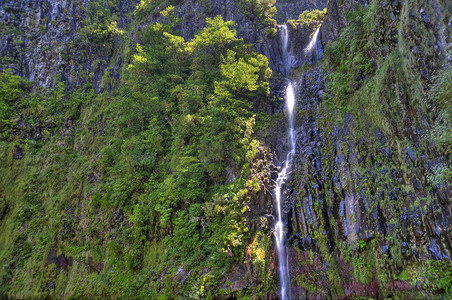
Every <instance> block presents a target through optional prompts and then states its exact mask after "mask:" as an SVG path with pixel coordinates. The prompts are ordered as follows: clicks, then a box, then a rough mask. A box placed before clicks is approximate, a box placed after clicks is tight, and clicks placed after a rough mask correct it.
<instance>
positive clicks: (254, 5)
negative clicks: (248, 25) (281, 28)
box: [236, 0, 277, 28]
mask: <svg viewBox="0 0 452 300" xmlns="http://www.w3.org/2000/svg"><path fill="white" fill-rule="evenodd" d="M236 2H237V3H238V5H239V6H240V8H241V9H242V11H243V12H244V14H245V15H247V16H253V17H257V18H258V20H259V22H260V24H261V25H262V26H270V27H273V28H274V27H275V26H276V20H274V19H272V17H273V16H274V15H275V14H276V12H277V9H276V7H275V6H274V5H275V3H276V0H236Z"/></svg>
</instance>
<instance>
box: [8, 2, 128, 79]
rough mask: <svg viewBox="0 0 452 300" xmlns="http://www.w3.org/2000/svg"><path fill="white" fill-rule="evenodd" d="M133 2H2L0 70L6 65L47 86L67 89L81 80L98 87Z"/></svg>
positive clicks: (17, 72) (126, 21)
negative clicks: (119, 30)
mask: <svg viewBox="0 0 452 300" xmlns="http://www.w3.org/2000/svg"><path fill="white" fill-rule="evenodd" d="M134 6H135V4H134V2H131V1H127V0H126V1H117V2H114V3H113V2H111V3H109V4H108V5H107V6H100V5H99V4H98V3H96V2H93V1H2V5H1V7H0V22H1V24H2V27H1V37H0V53H1V56H2V61H1V62H0V69H1V70H5V69H8V68H11V69H12V70H13V73H14V74H18V75H21V76H22V77H24V78H28V79H29V80H32V81H36V82H37V83H38V84H39V85H41V86H46V87H49V86H53V85H54V84H56V83H57V82H59V81H61V82H64V83H65V84H66V85H67V86H69V87H70V86H71V85H72V86H74V87H76V86H80V85H82V84H84V83H86V82H90V83H93V84H94V85H96V86H98V87H99V86H100V82H101V79H102V75H103V72H104V71H105V69H106V68H107V67H108V66H110V63H111V59H112V56H113V54H114V52H115V48H116V47H118V45H119V44H118V42H119V40H118V38H117V36H116V35H115V28H116V29H117V28H124V26H125V25H126V24H127V23H128V22H129V21H128V17H127V16H126V14H127V13H128V12H130V11H132V10H133V8H134ZM109 26H110V28H109ZM113 27H115V28H113ZM112 63H113V65H114V64H115V63H116V61H114V62H112Z"/></svg>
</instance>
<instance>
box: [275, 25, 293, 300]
mask: <svg viewBox="0 0 452 300" xmlns="http://www.w3.org/2000/svg"><path fill="white" fill-rule="evenodd" d="M280 30H281V43H282V57H283V62H284V71H285V73H286V75H288V73H289V71H290V65H291V58H290V54H289V51H288V34H287V27H286V25H281V26H280ZM288 81H289V82H288V85H287V88H286V104H287V113H288V128H289V130H288V141H289V144H290V150H289V152H288V153H287V156H286V160H285V162H284V166H283V168H282V169H281V171H280V172H279V173H278V178H277V179H276V183H275V196H276V214H277V216H276V217H277V222H276V226H275V236H276V249H277V254H278V268H279V278H280V281H281V299H283V300H284V299H288V298H290V275H289V260H288V256H287V250H286V247H285V245H284V241H285V232H284V224H283V220H282V212H281V202H282V199H281V198H282V197H281V196H282V187H283V184H284V183H285V181H286V179H287V176H288V175H289V168H290V164H291V162H292V159H293V156H294V154H295V132H294V118H293V111H294V106H295V94H294V90H293V86H292V83H291V82H290V80H288Z"/></svg>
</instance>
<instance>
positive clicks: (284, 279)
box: [274, 25, 320, 300]
mask: <svg viewBox="0 0 452 300" xmlns="http://www.w3.org/2000/svg"><path fill="white" fill-rule="evenodd" d="M279 28H280V32H281V44H282V59H283V63H284V71H285V74H286V76H288V75H289V71H290V68H291V57H290V53H289V49H288V44H289V34H288V31H287V26H286V25H281V26H280V27H279ZM319 31H320V27H319V28H317V30H316V31H315V33H314V35H313V36H312V38H311V41H310V42H309V44H308V46H307V47H306V48H305V50H304V51H305V53H311V52H312V51H313V50H314V47H315V45H316V43H317V38H318V35H319ZM286 108H287V114H288V128H289V129H288V133H287V138H288V142H289V146H290V150H289V152H288V153H287V156H286V160H285V162H284V165H283V168H282V169H281V171H280V172H279V173H278V178H277V179H276V182H275V189H274V191H275V196H276V214H277V215H276V225H275V237H276V250H277V254H278V268H279V278H280V283H281V299H282V300H285V299H290V273H289V258H288V255H287V249H286V247H285V245H284V241H285V231H284V223H283V219H282V209H281V206H282V201H283V199H282V190H283V185H284V183H285V181H286V180H287V178H288V176H289V173H290V166H291V164H292V160H293V158H294V156H295V143H296V138H295V130H294V108H295V92H294V89H293V86H292V83H291V82H290V80H288V84H287V88H286Z"/></svg>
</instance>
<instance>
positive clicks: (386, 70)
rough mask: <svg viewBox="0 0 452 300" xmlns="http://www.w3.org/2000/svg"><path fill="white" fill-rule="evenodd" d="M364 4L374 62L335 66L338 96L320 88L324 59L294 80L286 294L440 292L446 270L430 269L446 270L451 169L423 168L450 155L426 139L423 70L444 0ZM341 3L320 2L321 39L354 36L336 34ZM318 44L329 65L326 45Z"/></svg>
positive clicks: (441, 32)
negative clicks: (443, 172) (323, 10)
mask: <svg viewBox="0 0 452 300" xmlns="http://www.w3.org/2000/svg"><path fill="white" fill-rule="evenodd" d="M363 4H365V6H366V9H367V11H368V10H374V15H373V19H372V24H374V25H372V26H371V27H372V28H371V29H370V30H369V31H368V32H366V33H364V36H363V37H364V38H365V39H366V46H365V47H364V48H363V49H365V50H364V52H363V54H364V55H365V56H367V57H368V58H369V60H370V61H371V62H372V68H373V70H372V71H371V72H370V73H368V74H366V75H364V73H365V71H364V69H358V70H357V71H350V69H348V70H346V71H340V72H342V73H340V74H342V75H346V74H347V72H350V73H351V74H350V75H351V77H350V78H351V81H350V88H349V87H347V85H344V86H343V89H348V92H347V94H346V97H345V102H342V103H341V104H337V103H335V104H332V103H331V101H333V102H334V101H337V100H334V97H335V95H331V94H328V90H329V88H331V86H333V85H334V84H338V82H337V81H335V79H334V78H338V77H335V76H337V75H336V74H338V73H335V72H332V71H333V70H331V69H330V70H329V69H323V72H322V71H321V69H320V68H314V69H312V70H310V71H308V72H306V73H305V74H303V76H302V79H300V80H299V82H298V92H299V102H298V105H299V119H298V121H299V128H298V130H297V136H298V148H297V151H296V153H297V157H296V159H295V161H296V163H295V167H294V170H293V173H292V181H291V188H290V189H291V192H290V194H289V195H288V199H289V200H288V203H287V207H286V211H287V213H288V215H287V216H288V220H287V221H288V226H289V233H290V238H289V244H290V245H292V246H291V247H290V248H291V249H292V248H293V249H296V250H297V251H293V252H292V256H291V257H290V263H291V272H292V284H293V285H294V288H293V294H294V295H297V296H300V297H304V296H306V297H325V296H326V295H331V296H332V297H333V298H337V297H339V298H342V297H362V296H365V297H381V295H387V294H388V293H395V294H399V295H403V297H415V295H416V294H418V293H420V294H422V295H429V294H430V293H433V294H435V293H444V291H447V289H448V288H447V286H448V284H447V283H445V281H449V280H450V278H449V277H447V276H446V278H448V279H445V280H444V281H441V282H439V281H438V280H440V279H439V278H442V276H443V272H444V271H445V270H446V269H450V258H451V255H452V248H451V238H452V236H451V235H450V232H451V228H452V224H451V217H452V216H451V204H452V203H451V199H452V194H451V192H450V179H449V181H447V180H445V181H441V180H440V182H436V183H432V181H431V179H429V178H431V176H432V174H434V173H435V170H436V168H438V166H443V165H444V164H446V165H447V164H449V162H450V153H449V154H447V153H448V152H447V150H446V152H444V151H445V148H441V147H440V148H438V147H437V146H436V145H435V144H434V143H433V141H432V140H431V138H432V137H431V135H430V132H431V130H432V126H433V124H434V123H433V118H434V117H433V115H434V114H432V110H431V109H432V107H431V106H430V107H427V106H426V103H428V102H429V101H431V100H429V99H430V96H429V93H430V89H429V84H430V83H431V80H433V79H432V74H433V73H434V72H435V70H438V69H441V68H442V66H444V65H445V64H446V63H447V60H445V51H446V50H447V49H449V51H450V45H451V44H450V43H451V39H450V37H451V35H450V32H451V29H452V28H451V24H450V23H448V21H447V20H450V17H451V13H452V11H451V7H450V5H448V4H447V3H445V2H441V1H433V2H429V3H428V4H427V3H423V2H391V3H388V2H385V1H382V2H380V1H374V2H373V4H372V6H371V7H369V4H368V3H367V4H366V3H363ZM351 7H353V6H352V5H350V6H349V8H351ZM355 9H357V8H355ZM342 10H343V11H348V10H347V6H340V5H338V3H337V2H336V1H329V3H328V16H327V18H326V20H325V22H324V24H322V29H321V32H322V37H323V42H324V43H326V42H327V41H329V40H338V41H337V42H336V43H338V44H336V45H340V44H341V43H344V42H345V43H346V44H347V42H346V39H348V40H349V41H351V40H352V39H353V35H342V36H341V35H340V34H339V33H340V32H341V30H344V31H347V30H350V28H351V27H350V26H353V25H349V24H348V22H349V21H350V19H349V20H347V18H346V16H345V15H344V14H343V13H342V12H341V11H342ZM355 14H356V12H355ZM348 16H349V17H350V16H351V14H350V13H348ZM355 16H356V15H355ZM351 18H352V20H351V23H350V24H353V22H356V19H353V17H351ZM363 18H364V19H365V15H364V17H363ZM356 26H359V24H358V25H356ZM445 39H446V40H447V41H446V40H445ZM348 45H353V42H351V43H350V44H348ZM446 45H448V46H446ZM339 47H340V46H339ZM358 47H359V46H358ZM335 51H336V53H337V52H339V51H341V50H339V48H335ZM345 51H350V52H351V51H353V50H351V49H350V48H348V49H347V48H345ZM327 52H328V49H327ZM357 54H358V53H356V52H355V53H353V52H352V53H351V54H350V55H351V56H352V57H356V56H357ZM326 55H327V58H326V59H327V62H326V66H327V67H328V66H330V65H331V63H330V64H328V60H329V61H330V62H331V60H332V58H331V55H332V53H331V52H328V53H327V54H326ZM333 55H334V54H333ZM346 57H347V55H345V56H342V58H343V59H344V60H343V61H341V62H340V64H346V60H347V59H346ZM330 72H332V73H330ZM354 72H356V73H354ZM328 73H329V75H326V74H328ZM339 94H340V92H339ZM336 96H337V94H336ZM338 108H339V109H342V110H343V111H344V112H339V111H338V110H337V109H338ZM446 149H447V148H446ZM300 250H301V251H300ZM427 273H428V274H429V275H426V274H427ZM423 276H427V277H428V278H427V279H426V281H425V282H426V283H425V286H424V287H421V286H420V285H419V283H418V282H419V281H418V280H419V279H420V278H422V277H423ZM418 295H419V294H418Z"/></svg>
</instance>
